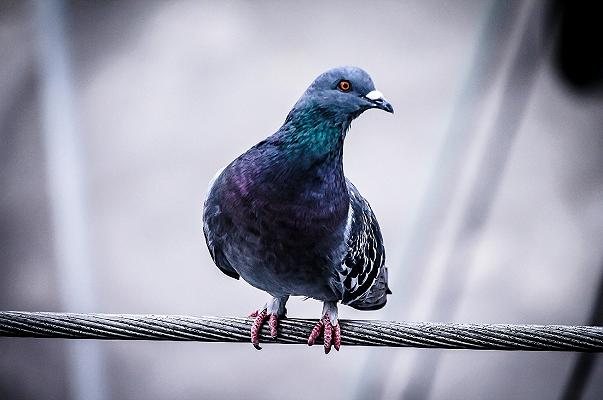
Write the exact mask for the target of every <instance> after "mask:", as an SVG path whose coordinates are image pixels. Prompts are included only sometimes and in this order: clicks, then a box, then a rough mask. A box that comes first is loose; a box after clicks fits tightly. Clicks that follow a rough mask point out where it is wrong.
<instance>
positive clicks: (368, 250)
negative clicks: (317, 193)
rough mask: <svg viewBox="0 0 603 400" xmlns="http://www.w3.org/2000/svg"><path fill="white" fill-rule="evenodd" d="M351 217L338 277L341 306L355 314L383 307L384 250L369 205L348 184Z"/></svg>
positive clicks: (385, 269)
mask: <svg viewBox="0 0 603 400" xmlns="http://www.w3.org/2000/svg"><path fill="white" fill-rule="evenodd" d="M347 186H348V191H349V194H350V207H351V214H350V217H349V220H348V227H347V230H348V233H347V246H348V249H349V250H348V253H347V255H346V256H345V258H344V260H343V264H342V266H341V271H339V277H340V279H341V282H340V285H341V286H340V287H342V289H343V299H342V303H343V304H347V305H349V306H351V307H354V308H356V309H359V310H376V309H379V308H381V307H383V306H384V305H385V302H386V300H387V299H386V296H385V294H389V293H391V291H390V290H389V288H388V286H387V267H386V266H385V247H384V246H383V237H382V236H381V230H380V229H379V223H378V222H377V218H376V217H375V214H373V210H371V207H370V205H369V203H368V202H367V201H366V200H365V199H364V198H363V197H362V196H361V195H360V193H359V192H358V190H357V189H356V187H355V186H354V185H353V184H352V183H351V182H350V181H349V180H348V181H347Z"/></svg>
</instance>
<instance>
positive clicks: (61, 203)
mask: <svg viewBox="0 0 603 400" xmlns="http://www.w3.org/2000/svg"><path fill="white" fill-rule="evenodd" d="M33 5H34V7H33V10H34V16H35V18H34V21H35V25H36V26H35V28H36V29H37V36H38V42H39V73H40V85H41V113H42V129H43V132H44V139H45V147H46V162H47V179H48V193H49V198H50V213H51V218H52V226H53V238H54V248H55V259H56V266H57V272H58V281H59V288H60V291H61V293H60V294H61V300H62V304H63V308H64V309H65V310H66V311H79V312H84V311H88V312H92V311H96V310H95V308H96V306H95V300H94V298H95V297H94V295H93V280H92V258H91V255H90V240H89V234H90V232H89V227H88V224H89V220H88V211H87V190H86V180H85V173H84V162H83V158H84V157H83V152H82V144H81V134H80V133H79V132H78V128H77V123H76V120H77V117H76V112H75V107H74V84H73V80H72V79H73V73H72V70H71V64H70V54H69V46H68V43H67V40H66V32H65V31H66V18H65V16H66V7H67V5H66V2H64V1H62V0H35V1H34V4H33ZM66 345H67V346H66V347H67V349H68V357H67V363H68V372H69V374H68V376H69V377H70V379H71V382H70V385H71V387H70V390H71V393H72V397H73V399H76V400H84V399H86V400H102V399H105V398H106V396H105V389H106V387H105V380H104V374H103V368H102V362H101V353H100V347H99V344H98V343H94V342H90V343H86V342H72V343H67V344H66Z"/></svg>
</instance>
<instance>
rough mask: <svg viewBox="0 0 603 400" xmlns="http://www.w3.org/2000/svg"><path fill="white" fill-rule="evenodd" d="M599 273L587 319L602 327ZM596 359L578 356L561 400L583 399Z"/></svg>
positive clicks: (602, 282) (602, 297) (602, 291)
mask: <svg viewBox="0 0 603 400" xmlns="http://www.w3.org/2000/svg"><path fill="white" fill-rule="evenodd" d="M601 271H602V275H601V277H600V278H599V285H598V287H597V292H596V293H595V302H594V304H593V307H592V310H591V314H590V318H589V319H588V322H589V323H591V324H593V325H597V326H601V325H603V268H601ZM597 358H598V357H597V355H595V354H589V355H580V356H578V359H577V360H576V364H575V365H574V369H573V370H572V372H571V375H570V377H569V379H568V381H567V383H566V385H565V389H564V390H563V394H562V396H561V398H562V399H563V400H577V399H581V398H583V396H584V393H585V392H586V388H587V386H588V381H589V379H590V377H591V374H592V372H593V369H594V367H595V362H596V361H597Z"/></svg>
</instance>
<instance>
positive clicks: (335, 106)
mask: <svg viewBox="0 0 603 400" xmlns="http://www.w3.org/2000/svg"><path fill="white" fill-rule="evenodd" d="M371 108H378V109H380V110H384V111H387V112H390V113H393V112H394V108H393V107H392V105H391V104H389V102H387V101H386V100H385V99H384V98H383V95H382V94H381V92H380V91H378V90H376V89H375V84H374V83H373V80H372V79H371V77H370V76H369V74H368V73H366V71H364V70H362V69H360V68H357V67H338V68H333V69H331V70H329V71H327V72H324V73H323V74H321V75H320V76H319V77H318V78H316V79H315V80H314V82H312V84H311V85H310V87H309V88H308V89H307V90H306V92H305V93H304V94H303V96H302V97H301V98H300V99H299V101H298V102H297V103H296V104H295V107H294V110H298V111H303V110H309V109H311V110H317V111H319V112H320V114H322V115H323V116H325V117H326V118H330V119H333V120H334V122H341V123H344V122H351V121H352V120H353V119H354V118H356V117H357V116H359V115H360V114H362V113H363V112H364V111H366V110H368V109H371Z"/></svg>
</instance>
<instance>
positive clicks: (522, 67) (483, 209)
mask: <svg viewBox="0 0 603 400" xmlns="http://www.w3.org/2000/svg"><path fill="white" fill-rule="evenodd" d="M543 10H544V3H543V2H541V1H538V2H531V3H529V4H528V5H527V6H526V7H525V8H524V9H523V10H522V13H525V16H524V18H522V24H521V25H522V26H520V27H519V29H520V32H521V36H520V37H519V40H518V43H517V48H516V50H515V52H514V54H513V56H512V63H511V65H510V69H509V70H508V71H506V76H505V80H504V82H503V88H504V90H503V93H502V96H501V99H500V102H499V104H498V110H497V114H496V117H495V119H494V123H493V126H492V128H491V131H490V133H489V136H488V139H487V142H486V143H485V146H483V148H482V149H480V154H481V156H480V157H481V160H480V162H479V164H478V165H477V168H476V170H475V177H474V179H473V181H472V185H471V189H470V192H469V196H468V198H467V201H466V202H465V205H464V211H463V215H462V218H461V220H460V223H459V225H458V226H457V227H456V229H455V233H454V236H453V241H452V244H451V246H450V247H449V250H448V254H446V257H445V258H444V261H443V263H444V268H445V269H444V271H443V274H442V277H441V279H440V280H439V282H438V283H439V284H438V286H437V288H435V290H434V292H433V295H434V296H435V300H434V302H433V303H432V305H431V311H430V318H429V319H430V320H432V321H443V320H448V319H450V317H451V316H452V315H454V312H455V311H456V310H457V308H458V305H459V304H460V301H461V299H462V297H463V296H462V295H463V292H464V288H465V284H466V281H467V277H468V275H469V271H470V268H471V267H472V266H473V263H472V261H473V255H474V251H475V247H476V244H477V242H478V240H479V237H480V235H481V233H482V231H483V228H484V226H485V224H486V222H487V221H488V218H489V216H490V211H491V209H492V205H493V204H494V200H495V198H496V194H497V192H498V188H499V186H500V182H501V179H502V175H503V172H504V170H505V166H506V162H507V160H508V156H509V154H510V151H511V148H512V144H513V141H514V139H515V137H516V135H517V132H518V131H519V128H520V124H521V122H522V120H523V116H524V113H525V110H526V108H527V105H528V101H529V99H530V97H531V94H532V88H533V86H534V83H535V82H536V79H537V77H538V72H539V70H540V66H541V65H542V61H543V60H544V57H545V55H547V53H548V51H547V50H548V49H549V48H550V45H551V44H552V43H553V41H552V40H551V38H550V37H549V38H547V37H543V32H544V28H543V22H544V21H543V19H542V17H543ZM440 356H441V353H440V352H431V353H429V354H427V353H425V354H421V355H420V356H419V358H418V361H417V363H416V364H415V365H413V369H412V373H411V376H410V378H409V380H408V386H407V387H406V388H405V390H404V391H403V392H402V395H401V396H400V398H403V399H427V398H429V395H430V391H431V389H432V386H433V381H434V379H435V376H436V373H437V368H438V364H439V360H440Z"/></svg>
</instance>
